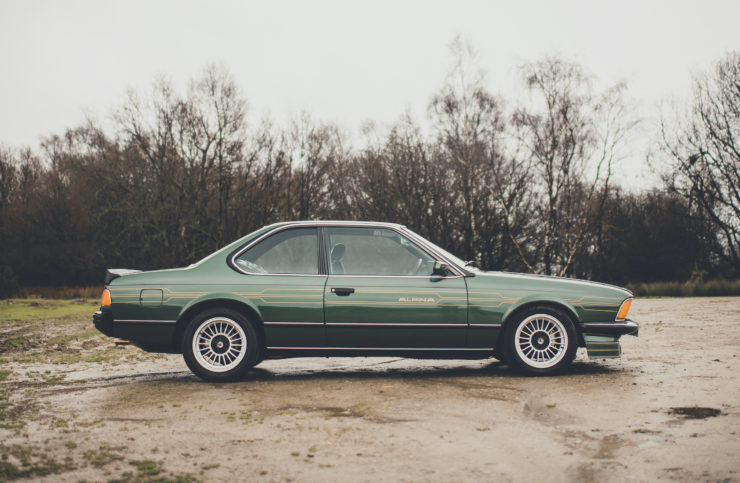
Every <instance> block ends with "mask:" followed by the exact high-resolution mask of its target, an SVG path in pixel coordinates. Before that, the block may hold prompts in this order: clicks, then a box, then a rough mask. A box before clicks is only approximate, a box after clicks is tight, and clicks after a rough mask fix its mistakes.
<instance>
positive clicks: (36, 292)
mask: <svg viewBox="0 0 740 483" xmlns="http://www.w3.org/2000/svg"><path fill="white" fill-rule="evenodd" d="M102 292H103V286H102V285H87V286H77V287H69V286H61V287H24V288H22V289H21V290H20V292H19V295H20V296H21V297H23V298H43V299H94V298H99V297H100V294H101V293H102Z"/></svg>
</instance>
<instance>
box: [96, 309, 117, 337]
mask: <svg viewBox="0 0 740 483" xmlns="http://www.w3.org/2000/svg"><path fill="white" fill-rule="evenodd" d="M93 324H94V325H95V328H96V329H98V330H99V331H100V332H102V333H103V334H105V335H107V336H108V337H113V313H112V312H109V311H102V310H98V311H97V312H95V313H94V314H93Z"/></svg>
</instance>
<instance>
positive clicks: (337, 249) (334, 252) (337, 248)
mask: <svg viewBox="0 0 740 483" xmlns="http://www.w3.org/2000/svg"><path fill="white" fill-rule="evenodd" d="M346 249H347V247H345V246H344V243H337V244H336V245H334V248H332V249H331V261H332V262H338V261H339V260H341V259H342V257H343V256H344V251H345V250H346Z"/></svg>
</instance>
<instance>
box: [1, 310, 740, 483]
mask: <svg viewBox="0 0 740 483" xmlns="http://www.w3.org/2000/svg"><path fill="white" fill-rule="evenodd" d="M631 317H632V318H634V319H635V320H637V321H639V322H640V323H641V328H640V337H639V338H634V337H624V338H623V353H624V354H623V357H622V359H619V360H608V361H601V360H586V359H585V357H584V354H582V353H580V354H579V357H578V359H577V361H576V363H575V364H574V366H573V368H572V370H571V371H569V372H568V373H567V374H565V375H561V376H557V377H549V378H527V377H519V376H515V375H513V374H511V373H510V372H509V371H508V369H507V367H506V366H504V365H503V364H501V363H499V362H497V361H494V360H491V361H472V362H471V361H415V360H408V359H398V358H395V359H394V358H354V359H351V358H348V359H339V358H335V359H320V358H315V359H308V358H304V359H292V360H276V361H265V362H263V363H262V364H260V366H259V367H258V368H257V369H255V371H254V372H253V373H252V374H251V375H250V376H249V377H248V378H246V379H245V380H243V381H240V382H237V383H232V384H211V383H204V382H201V381H199V380H198V379H196V378H195V377H194V376H192V375H191V374H190V373H189V372H188V371H187V368H186V366H185V364H184V362H183V361H182V359H181V357H179V356H153V355H147V354H144V353H142V352H141V351H139V350H138V349H136V348H134V347H130V346H129V347H120V348H116V347H113V346H112V345H111V343H110V341H108V340H106V339H103V338H99V337H98V336H91V335H90V334H89V333H87V335H83V334H82V333H80V335H79V336H78V337H76V338H75V337H73V338H72V339H70V340H66V341H65V344H63V346H62V347H61V349H59V348H58V347H57V346H53V347H56V349H54V350H57V352H59V354H55V353H51V352H50V351H51V349H49V345H48V344H46V345H45V344H37V345H36V346H34V347H35V349H34V348H31V349H25V351H23V352H20V351H16V352H13V350H12V349H7V348H6V349H4V354H2V361H3V362H2V369H3V370H4V371H5V372H2V373H1V374H2V378H4V380H3V382H2V383H0V387H2V391H3V392H2V399H0V413H1V415H2V417H1V418H0V423H2V424H1V425H0V440H1V441H2V443H1V446H0V450H1V451H2V460H0V470H1V471H0V480H1V479H14V478H18V477H30V478H34V479H40V480H48V481H79V480H104V481H106V480H123V481H147V480H156V481H188V480H206V481H208V480H216V479H228V480H249V481H286V480H291V481H327V480H329V481H332V480H349V481H426V480H429V481H480V480H485V481H523V480H530V481H625V480H627V481H655V480H677V481H740V367H739V365H738V362H739V359H740V298H706V299H648V300H636V301H635V303H634V304H633V308H632V312H631ZM86 323H87V321H78V322H70V321H66V322H64V323H63V324H62V323H61V322H60V323H58V324H57V325H59V324H61V325H65V324H66V325H65V327H66V326H70V327H72V326H73V327H76V329H74V330H77V331H78V332H79V331H80V330H83V327H85V326H84V324H86ZM75 324H81V325H75ZM47 325H48V326H49V327H51V326H52V325H53V324H52V323H49V324H47ZM23 327H24V326H21V325H18V326H14V327H11V329H8V326H4V329H3V330H4V331H5V333H7V331H8V330H16V331H18V330H25V329H23ZM29 330H30V329H29ZM49 330H51V329H49ZM85 330H89V327H87V328H85ZM69 331H72V329H69ZM52 332H53V334H52V335H53V337H56V338H57V339H58V338H59V337H60V335H59V332H60V331H59V330H56V331H54V330H52ZM62 332H63V331H62ZM29 333H30V332H29ZM34 334H35V333H34ZM0 335H2V334H0ZM36 336H38V337H40V339H39V340H49V339H48V337H47V339H43V337H44V334H40V335H39V334H36ZM49 337H50V336H49ZM85 345H87V346H88V347H84V346H85ZM39 347H40V348H39ZM34 350H35V351H36V352H34ZM29 351H30V352H29ZM70 351H71V355H69V354H68V353H69V352H70ZM34 354H35V355H34ZM65 354H66V355H65ZM8 371H9V372H8Z"/></svg>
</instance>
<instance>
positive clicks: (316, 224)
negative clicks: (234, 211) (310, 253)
mask: <svg viewBox="0 0 740 483" xmlns="http://www.w3.org/2000/svg"><path fill="white" fill-rule="evenodd" d="M320 227H332V228H382V229H388V230H391V231H395V232H396V233H398V234H399V235H403V236H404V237H406V238H407V239H409V240H410V241H412V242H413V243H414V244H415V245H416V246H417V247H418V248H419V249H420V250H422V251H423V252H425V253H426V254H427V255H429V256H431V257H432V258H434V259H435V260H437V261H440V260H442V261H444V262H445V263H447V265H448V266H449V267H450V269H452V271H453V272H456V273H457V275H455V276H453V277H433V276H429V275H339V274H337V275H332V274H321V273H320V274H301V273H253V272H248V271H246V270H243V269H242V268H241V267H239V266H238V265H237V264H236V259H237V258H238V257H240V256H241V255H242V254H243V253H244V252H246V251H247V250H249V249H250V248H252V247H253V246H254V245H256V244H257V243H259V242H260V241H262V240H264V239H265V238H267V237H269V236H271V235H274V234H277V233H279V232H281V231H283V230H288V229H291V228H316V229H318V228H320ZM317 237H318V233H317ZM317 243H318V238H317ZM321 248H322V249H323V250H325V247H321ZM229 265H230V267H231V268H232V269H234V270H236V271H237V272H239V273H242V274H244V275H261V276H268V277H277V276H280V277H327V276H330V277H344V278H358V277H359V278H424V279H429V278H435V279H455V278H461V277H464V276H465V274H466V273H467V272H466V271H464V270H462V269H461V268H460V267H458V266H457V264H455V263H453V262H451V261H450V260H448V259H447V257H445V256H443V255H441V254H440V253H438V252H437V251H436V250H434V249H433V248H432V247H430V246H429V245H428V243H427V242H426V240H424V239H423V238H421V237H418V236H416V235H415V234H414V233H412V232H408V231H406V230H404V227H403V226H402V225H398V224H392V223H387V224H386V223H379V222H369V221H366V222H359V221H358V222H346V221H304V222H289V223H287V224H283V225H279V226H276V227H275V228H273V229H272V230H268V231H267V232H265V233H263V234H262V235H260V236H259V237H257V238H256V239H254V240H252V241H251V242H249V243H248V244H247V245H246V246H245V247H244V248H242V249H240V250H237V251H235V252H234V254H233V255H232V256H231V257H230V258H229Z"/></svg>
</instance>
